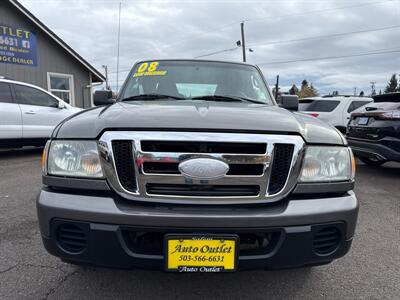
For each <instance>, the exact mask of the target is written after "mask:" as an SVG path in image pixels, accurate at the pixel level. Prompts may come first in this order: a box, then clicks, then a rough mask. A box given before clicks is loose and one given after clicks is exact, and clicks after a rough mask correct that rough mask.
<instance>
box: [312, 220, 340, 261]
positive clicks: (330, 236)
mask: <svg viewBox="0 0 400 300" xmlns="http://www.w3.org/2000/svg"><path fill="white" fill-rule="evenodd" d="M339 243H340V231H339V229H338V228H336V227H334V226H329V227H324V228H322V229H320V230H319V231H317V232H316V233H315V235H314V241H313V248H314V252H315V253H317V254H320V255H327V254H330V253H331V252H333V251H335V250H336V249H337V248H338V246H339Z"/></svg>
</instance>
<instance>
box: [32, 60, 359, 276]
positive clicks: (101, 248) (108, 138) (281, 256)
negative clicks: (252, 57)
mask: <svg viewBox="0 0 400 300" xmlns="http://www.w3.org/2000/svg"><path fill="white" fill-rule="evenodd" d="M94 101H95V103H96V104H97V105H99V106H100V107H96V108H93V109H89V110H86V111H83V112H81V113H78V114H76V115H74V116H72V117H70V118H67V119H66V120H64V121H63V122H62V123H61V124H59V125H58V126H57V127H56V128H55V130H54V132H53V134H52V137H51V140H50V141H49V142H48V143H47V145H46V148H45V151H44V155H43V188H42V190H41V192H40V195H39V196H38V199H37V210H38V216H39V224H40V231H41V234H42V239H43V243H44V246H45V248H46V249H47V251H48V252H49V253H51V254H53V255H55V256H58V257H60V258H61V259H62V260H63V261H66V262H69V263H73V264H91V265H97V266H106V267H118V268H151V269H162V270H166V271H170V272H224V271H225V272H232V271H236V270H244V269H276V268H288V267H302V266H314V265H321V264H327V263H330V262H331V261H333V260H334V259H336V258H339V257H341V256H343V255H345V254H346V253H347V252H348V251H349V249H350V246H351V243H352V239H353V236H354V231H355V227H356V221H357V214H358V202H357V199H356V196H355V195H354V193H353V192H352V189H353V186H354V173H355V162H354V158H353V155H352V152H351V150H350V148H349V147H348V146H347V143H346V140H345V139H344V137H343V136H342V135H341V133H340V132H339V131H338V130H337V129H335V128H333V127H331V126H330V125H327V124H325V123H323V122H321V121H320V120H318V119H316V118H314V117H312V116H306V115H303V114H301V113H298V112H296V110H297V107H298V99H297V97H294V96H283V98H282V103H281V104H280V105H279V106H278V105H277V103H276V102H275V100H274V98H273V96H272V95H271V92H270V90H269V88H268V86H267V83H266V81H265V79H264V77H263V75H262V73H261V71H260V70H259V69H258V68H257V67H256V66H253V65H249V64H242V63H228V62H216V61H199V60H152V61H141V62H138V63H137V64H135V65H134V67H133V68H132V71H131V72H130V73H129V75H128V78H127V79H126V81H125V83H124V85H123V86H122V89H121V91H120V93H119V96H118V99H117V101H116V102H115V101H113V100H112V99H111V92H109V91H98V92H97V93H96V94H95V97H94Z"/></svg>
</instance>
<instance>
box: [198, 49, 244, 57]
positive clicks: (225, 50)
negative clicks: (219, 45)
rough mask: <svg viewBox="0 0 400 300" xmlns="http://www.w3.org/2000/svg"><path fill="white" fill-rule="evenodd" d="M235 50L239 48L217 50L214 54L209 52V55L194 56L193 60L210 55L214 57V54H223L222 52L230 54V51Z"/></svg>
mask: <svg viewBox="0 0 400 300" xmlns="http://www.w3.org/2000/svg"><path fill="white" fill-rule="evenodd" d="M237 49H239V47H234V48H228V49H224V50H218V51H215V52H210V53H207V54H203V55H199V56H195V57H194V58H200V57H206V56H211V55H214V54H220V53H224V52H230V51H234V50H237Z"/></svg>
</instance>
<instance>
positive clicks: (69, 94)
mask: <svg viewBox="0 0 400 300" xmlns="http://www.w3.org/2000/svg"><path fill="white" fill-rule="evenodd" d="M47 86H48V89H49V92H51V93H52V94H53V95H56V96H57V97H58V98H60V99H62V100H64V101H65V102H67V103H69V104H71V105H74V104H75V103H74V76H73V75H69V74H59V73H47Z"/></svg>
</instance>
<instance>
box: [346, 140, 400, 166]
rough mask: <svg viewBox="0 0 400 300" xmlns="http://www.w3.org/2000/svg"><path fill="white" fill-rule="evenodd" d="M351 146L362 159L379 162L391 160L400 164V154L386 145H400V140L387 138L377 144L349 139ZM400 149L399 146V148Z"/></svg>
mask: <svg viewBox="0 0 400 300" xmlns="http://www.w3.org/2000/svg"><path fill="white" fill-rule="evenodd" d="M347 141H348V143H349V146H350V147H351V149H352V150H353V152H354V154H355V155H357V156H361V157H367V158H373V159H378V160H389V161H398V162H400V152H398V151H396V150H395V149H393V148H391V147H388V146H386V145H384V143H385V144H389V145H390V144H393V145H394V144H395V143H396V144H397V145H399V144H400V141H399V139H394V138H389V137H388V138H385V139H382V140H380V141H377V142H372V141H371V142H369V141H365V140H358V139H352V138H349V137H348V138H347ZM397 147H399V146H397Z"/></svg>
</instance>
